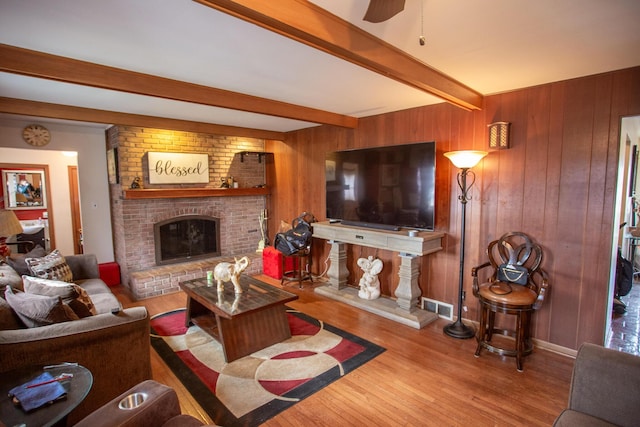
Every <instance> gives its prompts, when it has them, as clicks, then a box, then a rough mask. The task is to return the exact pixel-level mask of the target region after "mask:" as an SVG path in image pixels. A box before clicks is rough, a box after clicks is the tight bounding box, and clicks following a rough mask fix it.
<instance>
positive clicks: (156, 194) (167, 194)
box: [122, 187, 271, 200]
mask: <svg viewBox="0 0 640 427" xmlns="http://www.w3.org/2000/svg"><path fill="white" fill-rule="evenodd" d="M269 194H271V191H270V190H269V188H268V187H258V188H255V187H254V188H146V189H136V190H123V192H122V195H123V198H124V199H125V200H139V199H186V198H190V197H238V196H267V195H269Z"/></svg>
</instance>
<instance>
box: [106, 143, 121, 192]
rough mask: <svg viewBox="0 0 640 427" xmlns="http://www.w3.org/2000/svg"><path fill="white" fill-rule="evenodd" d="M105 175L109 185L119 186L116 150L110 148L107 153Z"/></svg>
mask: <svg viewBox="0 0 640 427" xmlns="http://www.w3.org/2000/svg"><path fill="white" fill-rule="evenodd" d="M107 173H108V175H109V184H119V183H120V177H119V176H118V175H119V173H118V149H117V148H112V149H111V150H109V151H107Z"/></svg>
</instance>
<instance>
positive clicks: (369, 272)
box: [358, 256, 383, 300]
mask: <svg viewBox="0 0 640 427" xmlns="http://www.w3.org/2000/svg"><path fill="white" fill-rule="evenodd" d="M358 266H359V267H360V268H361V269H362V271H364V274H363V275H362V278H361V279H360V283H359V285H360V291H359V292H358V296H359V297H360V298H362V299H369V300H371V299H376V298H378V297H379V296H380V280H378V274H380V272H381V271H382V266H383V264H382V261H381V260H380V259H379V258H376V259H374V258H373V257H372V256H369V258H360V259H358Z"/></svg>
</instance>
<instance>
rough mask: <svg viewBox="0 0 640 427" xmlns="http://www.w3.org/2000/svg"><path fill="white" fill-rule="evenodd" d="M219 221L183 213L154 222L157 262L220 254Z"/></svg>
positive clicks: (190, 259) (170, 262)
mask: <svg viewBox="0 0 640 427" xmlns="http://www.w3.org/2000/svg"><path fill="white" fill-rule="evenodd" d="M219 228H220V220H219V219H218V218H215V217H210V216H205V215H182V216H178V217H174V218H170V219H167V220H164V221H161V222H158V223H155V224H154V225H153V234H154V242H155V255H156V265H164V264H174V263H179V262H185V261H194V260H198V259H203V258H210V257H216V256H220V233H219V231H218V230H219Z"/></svg>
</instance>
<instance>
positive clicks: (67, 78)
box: [0, 44, 358, 128]
mask: <svg viewBox="0 0 640 427" xmlns="http://www.w3.org/2000/svg"><path fill="white" fill-rule="evenodd" d="M0 71H5V72H8V73H14V74H21V75H25V76H31V77H38V78H44V79H50V80H56V81H61V82H65V83H74V84H79V85H84V86H92V87H98V88H102V89H109V90H116V91H120V92H128V93H135V94H139V95H148V96H154V97H158V98H164V99H172V100H177V101H184V102H190V103H195V104H201V105H209V106H212V107H221V108H229V109H232V110H240V111H247V112H251V113H258V114H265V115H269V116H276V117H283V118H287V119H294V120H302V121H305V122H311V123H318V124H330V125H336V126H342V127H348V128H355V127H357V125H358V119H357V118H355V117H351V116H345V115H342V114H336V113H332V112H329V111H323V110H318V109H315V108H309V107H304V106H300V105H295V104H289V103H286V102H280V101H274V100H270V99H265V98H259V97H256V96H251V95H246V94H242V93H237V92H231V91H227V90H223V89H217V88H212V87H209V86H202V85H197V84H193V83H187V82H181V81H178V80H172V79H167V78H164V77H158V76H153V75H150V74H143V73H138V72H134V71H128V70H123V69H120V68H114V67H107V66H104V65H99V64H93V63H91V62H86V61H80V60H77V59H72V58H66V57H63V56H57V55H51V54H48V53H43V52H37V51H33V50H28V49H22V48H18V47H15V46H10V45H6V44H0Z"/></svg>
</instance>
